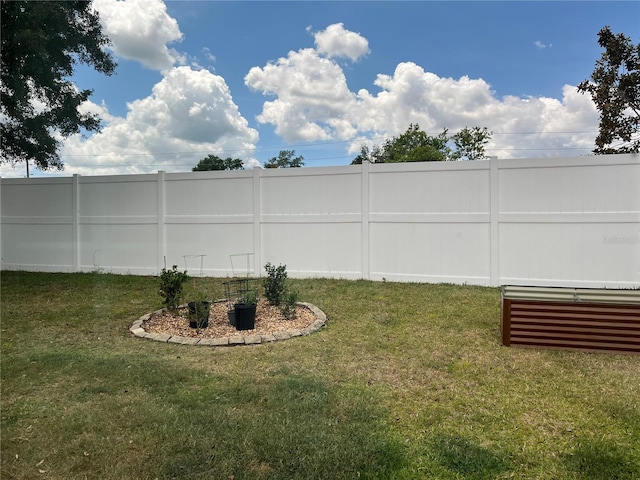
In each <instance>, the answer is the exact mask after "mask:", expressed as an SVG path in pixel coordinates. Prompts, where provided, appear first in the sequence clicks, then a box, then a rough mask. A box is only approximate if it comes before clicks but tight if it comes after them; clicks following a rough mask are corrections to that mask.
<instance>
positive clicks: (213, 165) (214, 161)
mask: <svg viewBox="0 0 640 480" xmlns="http://www.w3.org/2000/svg"><path fill="white" fill-rule="evenodd" d="M243 169H244V164H243V162H242V160H240V159H239V158H231V157H227V158H225V159H224V160H223V159H222V158H220V157H218V156H217V155H207V156H206V157H205V158H203V159H202V160H200V161H199V162H198V165H196V166H195V167H193V168H192V169H191V171H193V172H206V171H211V170H243Z"/></svg>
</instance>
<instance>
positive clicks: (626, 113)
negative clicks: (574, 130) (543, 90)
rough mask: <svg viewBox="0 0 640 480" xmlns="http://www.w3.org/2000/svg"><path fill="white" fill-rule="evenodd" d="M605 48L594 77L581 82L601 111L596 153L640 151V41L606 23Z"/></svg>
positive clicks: (600, 37) (602, 40)
mask: <svg viewBox="0 0 640 480" xmlns="http://www.w3.org/2000/svg"><path fill="white" fill-rule="evenodd" d="M598 44H599V45H600V46H601V47H602V48H604V49H605V51H604V52H603V53H602V57H601V58H600V59H599V60H597V61H596V65H595V69H594V70H593V73H592V74H591V78H590V79H588V80H584V81H583V82H581V83H580V84H579V85H578V91H579V92H581V93H589V94H590V95H591V98H592V100H593V102H594V103H595V104H596V108H597V109H598V110H599V111H600V130H599V133H598V136H597V137H596V140H595V144H596V147H595V148H594V149H593V153H595V154H611V153H638V152H640V136H638V133H639V132H640V44H638V45H634V44H633V43H632V42H631V38H630V37H627V36H626V35H624V34H622V33H618V34H613V33H612V32H611V29H610V28H609V27H608V26H606V27H604V28H602V29H601V30H600V32H598Z"/></svg>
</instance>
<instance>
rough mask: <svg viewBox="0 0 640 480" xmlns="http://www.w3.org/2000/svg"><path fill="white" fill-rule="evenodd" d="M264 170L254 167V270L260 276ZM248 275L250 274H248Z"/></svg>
mask: <svg viewBox="0 0 640 480" xmlns="http://www.w3.org/2000/svg"><path fill="white" fill-rule="evenodd" d="M261 176H262V168H261V167H259V166H256V167H253V268H254V270H255V272H254V275H256V276H260V273H261V271H262V270H261V268H262V267H261V266H262V218H261V216H262V185H261V183H262V179H261V178H260V177H261ZM247 273H248V272H247Z"/></svg>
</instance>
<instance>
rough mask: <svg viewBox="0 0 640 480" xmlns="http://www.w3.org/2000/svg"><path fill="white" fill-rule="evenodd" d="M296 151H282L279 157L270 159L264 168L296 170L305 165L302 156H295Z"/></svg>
mask: <svg viewBox="0 0 640 480" xmlns="http://www.w3.org/2000/svg"><path fill="white" fill-rule="evenodd" d="M295 154H296V151H295V150H280V153H279V154H278V156H277V157H273V158H270V159H269V160H268V161H266V162H265V164H264V168H294V167H302V166H303V165H304V162H303V160H304V157H303V156H302V155H298V156H297V157H296V156H295Z"/></svg>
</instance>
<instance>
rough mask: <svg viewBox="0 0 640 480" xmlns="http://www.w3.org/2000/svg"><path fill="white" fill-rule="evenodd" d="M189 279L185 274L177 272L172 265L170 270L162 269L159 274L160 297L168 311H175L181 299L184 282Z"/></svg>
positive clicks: (175, 266) (176, 268)
mask: <svg viewBox="0 0 640 480" xmlns="http://www.w3.org/2000/svg"><path fill="white" fill-rule="evenodd" d="M188 279H189V276H188V275H187V272H179V271H178V266H177V265H174V266H173V268H172V269H171V270H167V269H166V268H163V269H162V273H161V274H160V296H161V297H162V298H164V304H165V305H166V307H167V308H168V309H169V310H175V309H176V308H178V306H179V305H180V300H181V299H182V288H183V284H184V282H186V281H187V280H188Z"/></svg>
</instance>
